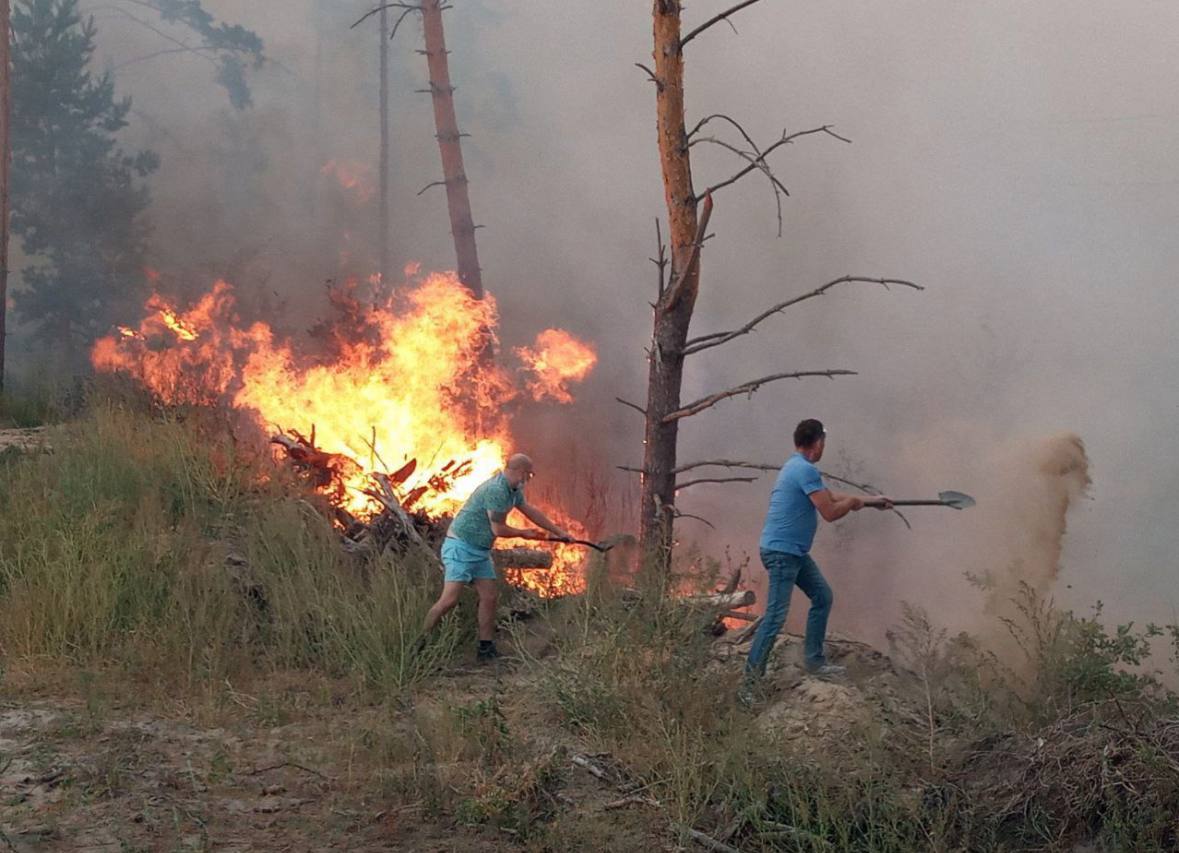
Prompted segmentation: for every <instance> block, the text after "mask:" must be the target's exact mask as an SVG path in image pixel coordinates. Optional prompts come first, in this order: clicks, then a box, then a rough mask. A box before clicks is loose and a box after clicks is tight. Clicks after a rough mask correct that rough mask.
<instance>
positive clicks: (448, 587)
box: [422, 581, 482, 636]
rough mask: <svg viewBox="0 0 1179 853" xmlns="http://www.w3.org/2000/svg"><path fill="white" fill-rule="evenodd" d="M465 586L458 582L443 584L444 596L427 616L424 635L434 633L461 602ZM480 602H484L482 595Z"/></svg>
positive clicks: (423, 630) (439, 598) (440, 597)
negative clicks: (443, 618)
mask: <svg viewBox="0 0 1179 853" xmlns="http://www.w3.org/2000/svg"><path fill="white" fill-rule="evenodd" d="M475 583H476V584H478V583H479V582H478V581H476V582H475ZM464 586H466V584H465V583H459V582H458V581H447V582H446V583H444V584H442V594H441V595H440V596H438V600H437V601H436V602H434V606H433V607H431V608H430V612H429V613H427V614H426V624H425V625H423V626H422V633H423V634H429V633H430V632H431V631H433V630H434V629H435V628H436V627H437V626H438V623H439V622H441V621H442V617H443V616H445V615H446V614H447V613H449V612H450V611H452V610H454V606H455V605H456V604H458V602H459V596H461V595H462V594H463V587H464ZM480 600H482V595H480ZM481 612H482V611H481ZM480 636H482V635H480Z"/></svg>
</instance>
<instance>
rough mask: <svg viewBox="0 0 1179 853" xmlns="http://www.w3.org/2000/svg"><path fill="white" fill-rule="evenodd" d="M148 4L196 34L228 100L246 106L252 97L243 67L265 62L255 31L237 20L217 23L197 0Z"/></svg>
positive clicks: (237, 106) (234, 104)
mask: <svg viewBox="0 0 1179 853" xmlns="http://www.w3.org/2000/svg"><path fill="white" fill-rule="evenodd" d="M150 5H152V6H153V8H155V9H157V10H158V11H159V13H160V16H161V17H162V18H163V19H164V20H165V21H169V22H175V23H180V24H184V25H185V26H187V27H188V28H189V29H191V30H192V31H193V32H195V33H196V34H197V35H198V36H200V38H201V41H202V43H203V44H204V46H205V47H206V48H208V49H209V50H211V51H213V52H215V54H216V56H217V59H216V62H217V82H218V83H219V84H220V85H221V86H223V87H224V88H225V91H226V92H227V93H228V94H229V100H230V103H232V104H233V106H234V107H235V108H237V109H239V110H241V109H245V108H247V107H249V106H250V105H251V103H252V101H251V97H250V89H249V86H248V85H247V83H246V70H247V68H250V67H252V68H255V69H257V68H260V67H261V66H262V63H263V62H265V57H264V56H263V55H262V39H261V38H259V37H258V34H257V33H255V32H253V31H252V30H247V29H246V28H245V27H243V26H241V25H240V24H226V23H218V22H217V21H216V19H215V18H214V17H213V16H212V15H211V14H209V12H207V11H205V9H204V8H203V6H202V4H201V0H154V2H152V3H151V4H150Z"/></svg>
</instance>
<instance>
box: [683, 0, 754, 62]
mask: <svg viewBox="0 0 1179 853" xmlns="http://www.w3.org/2000/svg"><path fill="white" fill-rule="evenodd" d="M756 2H758V0H741V2H740V3H738V4H737V5H736V6H733V7H731V8H729V9H726V10H725V11H723V12H721V13H720V14H719V15H713V16H712V17H711V18H709V19H708V20H707V21H705V22H704V23H703V24H701V25H700V26H698V27H696V29H694V30H692V31H691V32H690V33H688V34H687V35H686V36H684V37H683V38H682V39H680V50H681V51H683V49H684V45H686V44H687V43H688V42H690V41H691V40H692V39H694V38H696V36H698V35H700V34H701V33H702V32H704V31H705V30H707V29H708V28H709V27H711V26H714V25H715V24H719V23H720V22H721V21H724V22H725V23H727V24H728V25H729V26H730V27H732V26H733V22H732V21H730V20H729V17H730V16H732V15H735V14H737V13H738V12H740V11H741V10H742V9H744V8H746V7H747V6H752V5H753V4H754V3H756ZM736 30H737V28H736V27H733V31H734V32H736Z"/></svg>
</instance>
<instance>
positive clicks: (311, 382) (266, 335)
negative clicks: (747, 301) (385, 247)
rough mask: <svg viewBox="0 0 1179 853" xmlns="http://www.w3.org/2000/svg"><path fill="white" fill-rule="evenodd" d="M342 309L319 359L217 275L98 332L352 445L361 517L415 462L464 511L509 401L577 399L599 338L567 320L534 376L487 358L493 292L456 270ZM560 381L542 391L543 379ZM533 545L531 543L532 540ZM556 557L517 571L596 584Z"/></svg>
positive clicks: (256, 411)
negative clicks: (251, 311)
mask: <svg viewBox="0 0 1179 853" xmlns="http://www.w3.org/2000/svg"><path fill="white" fill-rule="evenodd" d="M333 304H334V307H335V308H337V310H338V311H339V312H340V313H341V314H342V315H343V317H342V320H341V321H340V322H337V323H335V324H331V325H326V324H325V325H322V326H321V327H320V328H319V329H317V330H316V333H317V336H318V337H320V338H321V339H326V345H327V347H328V349H329V353H328V354H327V355H320V356H319V357H317V358H310V357H308V356H307V355H306V354H304V353H302V352H299V351H297V350H296V348H295V345H294V344H293V343H292V342H290V341H284V340H279V339H278V338H277V336H276V335H275V333H274V332H273V330H272V329H271V328H270V327H269V326H268V325H267V324H266V323H261V322H259V323H254V324H252V325H249V326H245V325H244V324H242V322H241V321H240V319H239V318H238V316H237V315H236V312H235V300H234V296H233V288H232V286H231V285H229V284H228V283H227V282H224V281H218V282H217V283H216V284H214V286H213V289H212V290H211V291H210V292H208V293H206V294H205V295H204V296H202V297H201V298H200V299H199V300H198V301H197V302H196V303H195V304H194V305H193V306H192V307H191V308H189V309H188V310H179V309H177V308H176V307H175V306H174V305H172V304H171V303H169V302H168V301H167V300H165V299H163V298H162V297H160V296H152V297H151V299H149V300H148V302H147V305H146V316H145V317H144V319H143V320H142V321H141V322H140V324H139V326H138V328H135V329H132V328H128V327H122V328H120V329H119V330H118V332H117V334H115V335H112V336H110V337H106V338H102V339H101V340H99V341H98V342H97V343H96V344H95V346H94V348H93V350H92V353H91V360H92V362H93V364H94V366H95V368H96V369H97V370H99V371H103V372H119V373H124V374H127V375H130V376H132V377H133V378H135V379H136V380H137V381H139V382H140V383H141V384H142V385H144V386H145V387H146V388H147V389H149V390H150V391H151V392H152V393H153V394H154V395H155V396H157V397H158V398H159V399H161V400H162V401H164V402H166V403H170V404H200V405H208V404H212V403H227V404H229V405H231V406H233V407H234V408H236V409H239V410H242V411H244V412H247V413H249V414H250V415H252V417H253V420H254V421H255V422H256V424H257V426H258V427H259V428H260V429H263V430H267V431H271V432H273V431H275V430H293V431H298V432H299V433H301V434H303V435H309V434H311V433H312V431H314V434H315V445H316V447H317V448H319V449H320V450H322V451H324V452H326V453H331V454H336V455H339V456H342V457H345V458H346V459H347V460H350V463H349V464H346V465H342V466H340V469H339V472H338V476H339V478H340V480H341V482H339V483H334V484H332V489H331V494H332V495H333V500H335V501H337V502H338V503H339V505H341V506H342V507H343V508H345V509H347V510H348V511H349V512H351V513H353V514H354V515H360V516H365V515H368V514H371V513H372V512H373V511H374V510H375V507H374V505H373V503H372V500H371V498H369V497H368V496H367V495H366V494H365V491H366V490H367V489H369V488H371V486H372V480H371V475H372V474H373V473H376V472H382V473H388V472H393V471H395V470H397V469H399V468H401V467H402V466H404V465H405V464H406V463H407V462H408V461H409V460H417V463H418V464H417V465H416V467H415V468H414V470H413V473H412V474H410V475H409V476H408V477H406V478H405V479H404V480H403V481H402V482H401V483H400V484H399V485H398V492H399V496H401V497H402V498H403V500H404V501H405V502H406V503H409V504H412V509H413V510H415V511H423V512H425V513H426V514H427V515H429V516H431V517H435V518H436V517H439V516H441V515H444V514H451V513H453V512H455V511H456V510H457V509H458V507H459V506H460V505H461V504H462V502H463V501H464V500H465V499H466V498H467V497H468V496H469V495H470V493H471V492H472V491H473V490H474V489H475V487H476V486H477V485H479V484H480V483H481V482H483V481H484V480H486V479H487V478H488V477H490V476H491V475H492V474H494V473H495V472H496V471H497V470H499V469H500V468H501V467H502V465H503V461H504V458H505V456H506V455H507V454H508V453H510V452H511V451H512V450H513V448H514V443H513V441H512V435H511V424H510V419H509V417H508V414H507V412H506V409H505V406H506V404H508V403H511V402H512V401H514V400H516V399H517V398H519V397H520V396H521V386H522V385H524V386H526V387H527V389H528V390H529V391H530V392H531V395H532V396H533V397H534V398H536V399H540V397H542V396H548V397H551V398H553V399H557V400H560V401H562V402H568V401H570V400H571V399H572V396H571V395H570V394H569V392H568V384H569V383H571V382H575V381H579V380H580V379H583V378H584V377H585V376H586V375H588V373H589V371H590V370H591V369H592V367H593V363H594V361H595V360H596V355H595V354H594V351H593V349H592V347H590V346H589V345H587V344H584V343H582V342H580V341H578V340H577V339H575V338H573V337H572V336H570V335H568V334H567V333H565V332H562V331H560V330H558V329H549V330H547V331H545V332H543V333H542V334H541V335H540V336H538V338H537V346H536V347H535V349H530V348H522V352H521V353H520V355H521V358H522V360H523V361H524V363H525V370H524V371H523V372H524V373H525V374H526V376H525V377H523V378H522V377H520V376H517V375H516V374H514V373H513V372H512V371H510V370H508V369H507V368H506V367H504V366H503V365H501V364H498V363H496V362H492V361H491V360H489V359H488V358H487V357H486V354H487V352H488V351H489V347H491V346H493V345H494V344H495V328H496V326H497V322H498V315H497V310H496V303H495V300H494V299H493V298H492V297H491V296H486V297H484V298H483V299H481V300H480V299H476V298H474V297H473V296H472V295H471V294H470V292H469V291H468V290H467V289H466V288H465V287H463V285H462V284H461V283H460V282H459V281H458V278H457V276H455V275H454V274H453V273H435V274H429V275H426V276H425V277H424V278H423V279H421V280H420V281H419V282H417V283H416V285H414V286H413V287H411V288H409V289H406V290H404V291H403V292H401V293H400V294H397V295H395V296H390V297H388V299H387V300H384V301H381V302H379V303H377V304H371V303H369V302H365V301H361V300H359V299H357V298H355V296H354V295H353V294H352V293H351V292H349V291H343V292H339V293H337V294H335V295H334V298H333ZM536 383H544V387H545V388H547V389H549V390H547V391H545V392H544V393H539V392H538V391H537V390H536V388H535V387H534V385H536ZM544 511H545V513H546V514H547V515H549V517H550V518H553V519H554V521H557V523H558V524H561V525H563V526H565V527H566V528H567V529H569V531H570V532H571V533H573V534H574V535H576V536H578V537H579V538H584V537H585V536H586V531H585V530H584V528H583V527H582V526H581V525H579V524H577V523H576V522H575V521H574V520H572V519H569V518H567V517H565V515H564V513H562V512H561V511H560V510H559V508H557V507H553V506H545V507H544ZM529 544H531V543H529ZM554 557H555V559H554V565H553V569H551V570H549V571H548V572H530V571H520V572H515V573H513V577H512V578H511V579H512V580H513V582H514V583H517V584H518V585H521V586H527V587H529V588H532V589H535V590H536V591H538V592H539V593H540V594H542V595H553V594H558V593H565V592H571V591H576V590H578V589H580V588H581V587H582V586H583V585H584V580H583V579H582V576H581V573H580V571H579V567H580V564H581V563H582V561H583V559H584V553H583V552H582V551H581V549H579V548H577V547H575V546H563V545H562V546H557V547H556V549H555V554H554Z"/></svg>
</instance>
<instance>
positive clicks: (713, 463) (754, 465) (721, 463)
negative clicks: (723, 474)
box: [671, 459, 782, 474]
mask: <svg viewBox="0 0 1179 853" xmlns="http://www.w3.org/2000/svg"><path fill="white" fill-rule="evenodd" d="M706 467H716V468H748V469H749V470H751V471H777V470H778V469H780V468H781V467H782V466H781V465H762V464H761V463H759V462H734V461H733V460H731V459H709V460H706V461H704V462H689V463H688V464H687V465H681V466H680V467H678V468H676V469H675V470H673V471H672V472H671V473H673V474H683V473H684V472H685V471H691V470H693V469H695V468H706Z"/></svg>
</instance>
